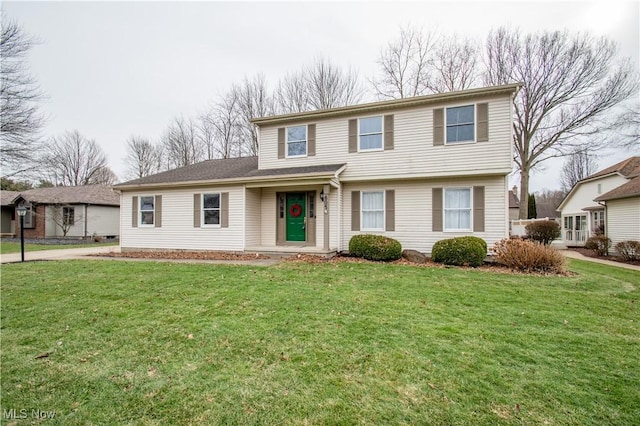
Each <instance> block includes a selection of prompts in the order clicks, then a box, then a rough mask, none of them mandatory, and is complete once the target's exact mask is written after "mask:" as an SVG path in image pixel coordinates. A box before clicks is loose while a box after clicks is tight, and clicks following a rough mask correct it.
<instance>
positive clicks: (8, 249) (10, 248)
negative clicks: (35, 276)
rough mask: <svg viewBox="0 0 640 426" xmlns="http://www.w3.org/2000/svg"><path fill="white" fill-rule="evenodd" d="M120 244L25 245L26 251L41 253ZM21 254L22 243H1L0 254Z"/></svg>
mask: <svg viewBox="0 0 640 426" xmlns="http://www.w3.org/2000/svg"><path fill="white" fill-rule="evenodd" d="M118 244H119V243H118V242H115V243H114V242H108V243H80V244H25V245H24V251H39V250H60V249H70V248H81V247H104V246H117V245H118ZM9 253H20V243H14V242H6V241H2V242H0V254H9Z"/></svg>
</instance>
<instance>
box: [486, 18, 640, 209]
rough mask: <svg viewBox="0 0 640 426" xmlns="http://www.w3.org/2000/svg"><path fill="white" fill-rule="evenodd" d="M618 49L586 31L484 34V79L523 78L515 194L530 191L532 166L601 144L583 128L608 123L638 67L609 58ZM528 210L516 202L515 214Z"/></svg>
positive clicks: (594, 129)
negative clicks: (485, 68)
mask: <svg viewBox="0 0 640 426" xmlns="http://www.w3.org/2000/svg"><path fill="white" fill-rule="evenodd" d="M616 51H617V49H616V46H615V44H614V43H613V42H611V41H610V40H608V39H606V38H604V37H603V38H599V39H596V38H594V37H592V36H591V35H589V34H584V33H578V34H570V33H568V32H566V31H565V32H542V33H537V34H528V35H525V36H523V35H521V34H520V33H519V32H518V31H517V30H516V31H512V30H509V29H506V28H500V29H498V30H495V31H492V32H491V33H490V34H489V36H488V38H487V64H486V65H487V73H486V76H485V83H486V84H489V85H499V84H505V83H511V82H522V83H523V86H522V89H521V90H520V92H519V94H518V96H517V98H516V99H515V102H514V103H515V111H514V112H515V122H514V125H513V128H514V151H515V162H516V165H517V167H518V169H519V172H520V199H521V200H526V199H528V196H529V175H530V172H531V170H532V169H533V168H534V167H536V166H538V165H540V164H541V163H544V162H545V161H547V160H548V159H550V158H553V157H562V156H566V155H568V154H570V153H571V152H573V150H574V149H575V147H576V146H579V147H581V148H583V149H587V148H588V149H596V148H598V147H599V146H601V139H599V138H594V137H589V138H584V136H593V135H596V134H597V133H598V132H600V131H601V130H602V129H606V128H607V126H608V124H607V123H606V121H608V120H610V119H611V118H610V117H609V116H608V113H609V112H610V111H611V110H612V108H614V107H615V106H616V105H618V104H620V103H621V102H623V101H625V100H626V99H628V98H629V97H631V96H632V95H633V94H635V93H637V90H638V79H637V75H636V73H635V72H634V71H633V69H632V67H631V65H630V62H629V61H628V60H626V61H622V62H619V63H614V60H615V56H616ZM526 217H527V203H521V204H520V218H526Z"/></svg>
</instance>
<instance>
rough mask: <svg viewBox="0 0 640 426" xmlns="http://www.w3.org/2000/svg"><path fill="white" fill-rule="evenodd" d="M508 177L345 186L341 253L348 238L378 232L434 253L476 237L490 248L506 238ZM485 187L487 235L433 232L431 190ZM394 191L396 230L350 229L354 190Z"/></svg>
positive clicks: (412, 247)
mask: <svg viewBox="0 0 640 426" xmlns="http://www.w3.org/2000/svg"><path fill="white" fill-rule="evenodd" d="M506 180H507V177H505V176H498V177H475V178H450V179H430V180H424V179H423V180H414V181H404V182H401V181H396V182H393V181H383V182H376V183H352V184H345V185H343V188H342V190H343V196H342V203H343V206H342V217H341V220H342V241H341V247H342V250H347V249H348V247H349V239H350V238H351V237H352V236H353V235H355V234H362V233H375V234H380V235H385V236H388V237H391V238H395V239H397V240H398V241H400V243H401V244H402V247H403V248H405V249H414V250H418V251H421V252H423V253H431V248H432V247H433V244H434V243H436V242H437V241H439V240H442V239H445V238H453V237H457V236H463V235H475V236H477V237H480V238H482V239H484V240H485V241H486V242H487V245H488V246H489V248H490V247H491V246H492V245H493V244H494V243H495V242H497V241H499V240H501V239H503V238H507V237H508V235H509V227H508V214H507V210H508V206H507V204H506V203H507V198H506V197H505V187H506V185H507V183H506V182H505V181H506ZM473 186H484V192H485V230H484V232H444V231H443V232H433V231H432V230H431V229H432V227H431V217H432V189H433V188H434V187H438V188H445V187H473ZM388 189H394V190H395V216H396V217H395V231H385V232H383V231H380V232H364V231H360V232H354V231H352V230H351V191H352V190H355V191H374V190H388Z"/></svg>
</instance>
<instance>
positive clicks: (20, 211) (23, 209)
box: [16, 204, 27, 262]
mask: <svg viewBox="0 0 640 426" xmlns="http://www.w3.org/2000/svg"><path fill="white" fill-rule="evenodd" d="M16 210H18V216H20V259H22V260H21V261H22V262H24V215H25V214H27V208H26V207H25V206H24V204H20V205H19V206H18V208H17V209H16Z"/></svg>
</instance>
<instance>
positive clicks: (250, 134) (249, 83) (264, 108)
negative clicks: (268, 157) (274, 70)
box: [233, 74, 274, 155]
mask: <svg viewBox="0 0 640 426" xmlns="http://www.w3.org/2000/svg"><path fill="white" fill-rule="evenodd" d="M233 90H234V91H235V92H236V96H237V99H238V102H237V113H238V116H239V117H238V126H239V132H240V137H241V139H242V145H243V152H246V153H247V154H248V155H258V149H259V147H258V129H257V128H256V126H255V125H254V124H252V123H251V119H252V118H257V117H266V116H268V115H272V114H273V113H274V105H273V99H272V97H271V96H269V92H268V90H267V83H266V81H265V78H264V75H262V74H259V75H256V76H255V77H253V79H248V78H246V77H245V79H244V81H243V82H242V84H241V85H238V86H234V88H233Z"/></svg>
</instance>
